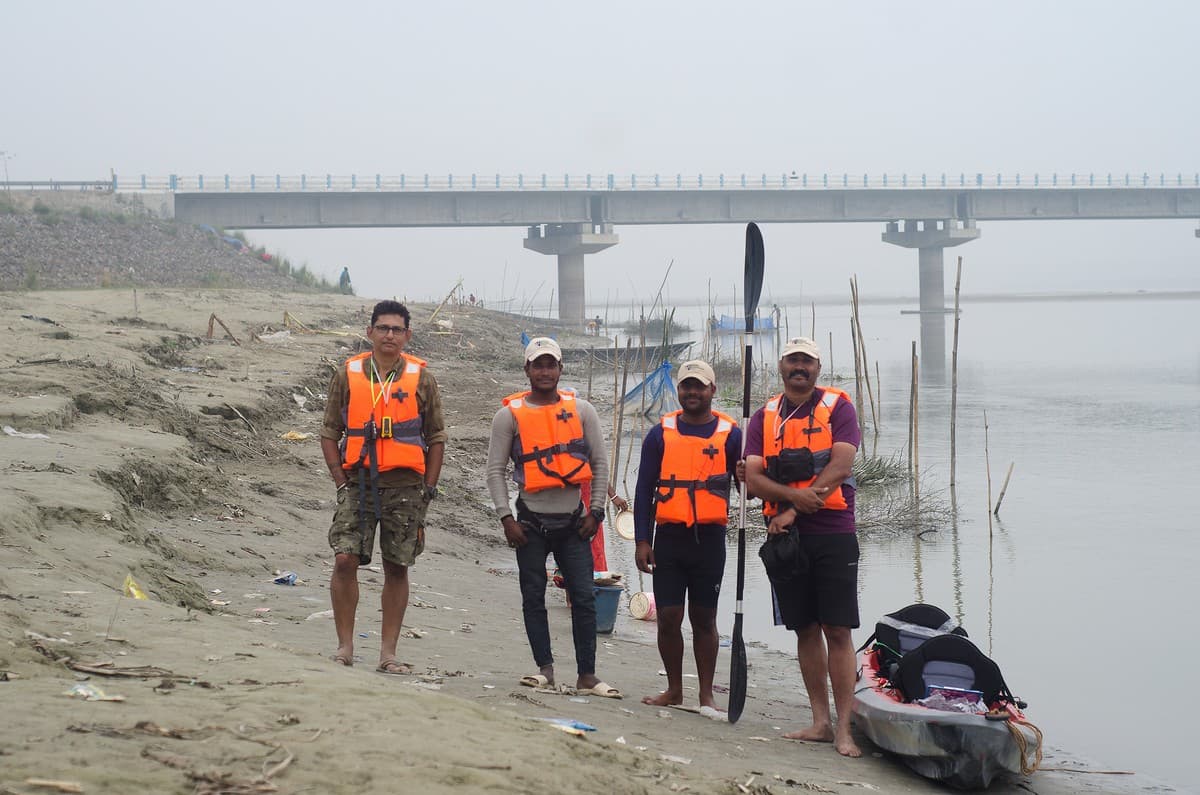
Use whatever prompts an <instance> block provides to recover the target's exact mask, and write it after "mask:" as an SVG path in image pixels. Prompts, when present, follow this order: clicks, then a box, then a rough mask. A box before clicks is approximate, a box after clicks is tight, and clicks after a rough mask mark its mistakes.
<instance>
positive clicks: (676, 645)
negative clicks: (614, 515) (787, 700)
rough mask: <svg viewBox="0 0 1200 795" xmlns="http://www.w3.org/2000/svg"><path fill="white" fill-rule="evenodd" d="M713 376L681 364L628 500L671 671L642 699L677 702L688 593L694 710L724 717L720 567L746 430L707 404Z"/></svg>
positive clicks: (701, 367)
mask: <svg viewBox="0 0 1200 795" xmlns="http://www.w3.org/2000/svg"><path fill="white" fill-rule="evenodd" d="M716 381H717V379H716V375H715V374H714V373H713V369H712V367H710V366H709V365H708V363H706V362H703V361H700V360H693V361H690V362H684V363H683V364H682V365H680V367H679V376H678V384H677V386H678V390H679V403H680V405H681V406H682V407H683V408H682V409H681V410H679V411H675V412H672V413H670V414H667V415H665V416H664V417H663V418H662V421H661V422H660V423H659V424H658V425H655V426H654V427H652V428H651V429H650V430H649V431H648V432H647V433H646V438H645V439H644V440H643V441H642V457H641V464H640V466H639V468H638V480H637V490H636V492H635V493H634V500H633V506H634V522H635V528H636V529H635V539H636V541H637V552H636V556H637V567H638V569H640V570H641V571H644V572H646V573H647V574H653V575H654V605H655V610H656V611H657V613H658V653H659V654H660V655H661V656H662V661H663V667H664V668H665V669H666V671H667V689H666V690H664V691H663V692H661V693H659V694H658V695H656V696H646V697H645V698H643V699H642V703H644V704H650V705H651V706H657V707H663V706H668V705H672V704H682V703H683V631H682V628H683V613H684V607H683V606H684V600H685V596H686V600H687V605H688V607H687V612H688V618H689V619H690V621H691V626H692V646H693V647H694V648H693V651H694V652H695V655H696V672H697V675H698V676H699V692H698V693H697V697H698V699H699V701H700V714H702V715H705V716H706V717H710V718H715V719H719V720H726V719H727V715H726V713H725V712H724V711H722V710H718V709H717V706H716V704H715V702H714V701H713V677H714V676H715V674H716V669H717V651H718V649H719V647H720V636H719V635H718V633H717V598H718V597H719V596H720V594H721V579H722V577H723V575H724V572H725V528H726V526H727V525H728V523H729V490H730V475H732V474H733V472H734V470H735V467H736V465H737V461H738V458H739V457H740V455H741V449H742V436H741V430H740V429H739V428H738V427H737V423H736V422H735V421H734V420H733V418H732V417H728V416H726V415H724V414H722V413H720V412H717V411H713V408H712V402H713V396H714V395H716V392H717V387H716ZM656 524H657V528H656V527H655V525H656Z"/></svg>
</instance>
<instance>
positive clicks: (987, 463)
mask: <svg viewBox="0 0 1200 795" xmlns="http://www.w3.org/2000/svg"><path fill="white" fill-rule="evenodd" d="M983 466H984V472H985V473H986V474H987V499H988V502H987V504H988V507H989V508H991V507H992V462H991V458H990V457H989V455H988V420H987V409H984V410H983ZM991 548H992V512H991V511H988V550H989V551H990V550H991Z"/></svg>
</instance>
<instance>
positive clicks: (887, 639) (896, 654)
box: [859, 602, 967, 679]
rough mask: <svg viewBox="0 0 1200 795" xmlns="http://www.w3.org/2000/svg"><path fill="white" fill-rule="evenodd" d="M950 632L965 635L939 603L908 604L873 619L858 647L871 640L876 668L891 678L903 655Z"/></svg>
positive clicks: (869, 642) (865, 645) (863, 646)
mask: <svg viewBox="0 0 1200 795" xmlns="http://www.w3.org/2000/svg"><path fill="white" fill-rule="evenodd" d="M947 633H952V634H955V635H961V636H963V637H964V638H965V637H966V636H967V631H966V630H965V629H963V628H962V627H960V626H959V625H958V622H956V621H955V620H954V619H952V618H950V616H949V615H948V614H947V613H946V611H945V610H942V609H941V608H940V607H934V606H933V605H927V604H921V603H919V602H918V603H917V604H911V605H909V606H908V607H902V608H900V609H899V610H897V611H896V612H894V613H888V614H887V615H885V616H884V617H883V618H881V619H880V620H879V621H877V622H875V633H874V634H873V635H871V637H869V638H867V642H866V643H864V644H863V645H862V646H860V647H859V651H862V650H863V649H865V648H867V647H868V646H870V645H871V644H872V643H874V644H875V651H876V652H877V654H878V657H879V670H880V671H882V672H883V674H884V675H885V676H887V678H888V679H892V678H893V677H892V675H891V674H892V673H894V671H895V668H896V665H897V664H898V663H899V662H900V659H901V658H902V657H904V655H906V654H908V653H909V652H910V651H912V650H913V649H915V648H917V647H918V646H920V645H921V644H922V643H924V642H925V641H927V640H929V639H930V638H934V637H937V636H938V635H945V634H947Z"/></svg>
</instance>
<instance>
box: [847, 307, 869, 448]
mask: <svg viewBox="0 0 1200 795" xmlns="http://www.w3.org/2000/svg"><path fill="white" fill-rule="evenodd" d="M857 338H858V327H857V326H856V325H855V323H854V315H853V314H851V315H850V340H851V341H852V342H853V343H854V409H855V411H856V412H858V435H859V436H860V437H861V436H862V432H863V418H864V417H865V416H866V415H865V414H863V404H862V393H863V384H862V366H861V362H860V361H859V358H858V343H857V342H856V340H857ZM858 452H859V453H861V454H862V456H863V457H864V458H865V457H866V455H867V451H866V450H864V449H863V448H862V445H859V448H858Z"/></svg>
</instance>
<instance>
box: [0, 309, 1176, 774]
mask: <svg viewBox="0 0 1200 795" xmlns="http://www.w3.org/2000/svg"><path fill="white" fill-rule="evenodd" d="M125 299H126V296H125V295H124V294H121V295H119V296H118V294H116V293H113V292H111V291H77V292H62V291H54V292H46V293H23V294H13V293H0V308H2V309H3V316H4V320H5V324H6V326H7V327H8V329H9V333H10V345H9V346H8V350H7V351H6V352H4V353H3V354H0V417H2V418H3V424H5V425H10V426H12V427H13V428H14V429H15V430H17V431H19V432H24V433H44V434H46V435H47V436H48V437H49V438H46V439H39V438H21V437H10V436H4V437H0V445H3V446H0V464H2V465H3V466H4V468H5V472H6V477H5V482H4V484H3V485H2V486H0V509H2V510H3V512H4V515H5V516H6V517H8V521H6V523H5V526H4V528H3V530H0V626H2V627H3V629H4V636H5V638H6V640H8V641H9V643H8V644H7V645H6V646H5V647H4V648H5V651H4V652H3V653H0V671H4V672H8V673H9V674H10V677H9V679H8V681H0V696H2V697H3V699H4V703H5V704H6V705H8V707H9V709H10V710H12V712H10V713H9V714H19V715H22V716H24V717H23V719H22V720H21V721H9V722H6V725H5V727H4V728H3V729H0V739H2V742H0V757H2V761H3V765H2V766H0V768H2V770H3V772H0V788H7V789H8V790H9V791H13V792H22V793H24V792H30V791H32V790H33V789H34V788H33V787H31V785H29V784H27V783H25V782H26V780H27V779H30V778H42V779H58V780H69V781H76V782H79V783H80V784H81V785H82V786H83V790H84V791H85V792H103V791H158V792H192V791H196V790H197V789H198V788H199V787H201V786H202V785H203V786H208V785H209V784H212V785H213V786H215V784H213V782H222V781H223V782H224V784H225V785H227V786H231V785H234V784H236V785H237V786H243V787H244V788H245V789H244V790H242V791H247V792H248V791H250V789H249V788H250V787H251V786H254V785H256V782H257V785H271V786H275V787H278V788H279V790H280V791H299V790H302V789H310V790H314V791H331V792H342V791H346V792H351V791H352V792H356V793H357V792H363V791H367V792H394V791H396V790H397V789H406V788H408V787H412V788H416V787H420V790H421V791H423V792H473V791H500V792H547V793H549V792H559V791H561V790H562V788H563V785H562V776H563V773H564V772H566V771H567V770H570V771H571V775H572V778H573V780H574V782H575V783H577V784H578V786H577V789H578V790H579V791H581V792H596V793H601V792H603V793H610V794H611V793H612V792H666V791H672V788H674V791H680V788H682V787H686V788H687V791H689V792H711V793H728V792H734V791H751V792H758V793H767V792H776V793H781V792H786V791H791V790H794V788H795V787H793V786H789V785H788V784H787V783H786V782H787V781H788V780H789V779H790V780H791V781H794V782H797V786H800V787H805V788H807V789H810V790H816V791H822V790H820V789H817V788H818V787H820V788H824V789H825V790H828V791H834V792H854V791H858V790H863V789H867V788H868V786H869V787H870V788H872V789H875V790H878V791H883V792H938V791H943V788H942V787H940V786H939V785H936V784H933V783H931V782H928V781H926V780H924V779H921V778H920V777H918V776H916V775H915V774H912V773H910V772H909V771H908V770H907V769H906V768H904V767H903V766H902V765H900V764H899V763H897V762H894V761H892V760H889V759H885V758H879V757H878V756H877V755H875V754H873V753H872V750H873V749H872V747H871V746H870V744H869V743H868V742H867V741H866V740H865V738H862V737H861V735H860V734H856V736H857V737H858V738H859V741H860V744H862V745H863V748H864V751H865V752H866V756H865V757H864V758H863V759H861V760H848V759H843V758H841V757H839V756H838V755H837V754H836V753H835V752H834V751H833V749H832V748H831V747H830V746H829V745H827V744H805V743H797V742H793V741H786V740H783V739H781V738H780V737H779V736H778V735H779V734H780V733H781V732H782V731H788V730H791V729H794V728H797V727H799V726H802V725H804V724H805V722H806V721H807V719H808V710H807V706H806V704H805V703H804V696H803V687H802V685H801V684H800V681H799V673H798V671H797V670H796V665H795V660H794V657H791V656H789V655H788V654H786V653H783V652H776V651H773V650H770V649H768V648H766V647H765V646H761V645H757V644H751V645H750V647H749V648H748V652H749V655H750V664H751V675H750V682H749V693H748V698H747V705H746V710H745V713H744V716H743V718H742V720H741V721H740V722H739V723H738V724H737V725H735V726H730V725H729V724H721V723H716V722H713V721H710V720H707V719H705V718H702V717H699V716H696V715H692V714H689V713H686V712H681V711H677V710H664V709H659V708H654V707H649V706H645V705H642V704H641V703H640V699H641V697H642V696H643V695H649V694H653V693H655V692H657V691H658V690H660V689H661V687H662V683H663V682H664V681H665V680H663V679H662V678H661V677H659V676H658V675H657V672H658V670H659V669H660V668H661V661H660V660H659V658H658V652H657V648H656V646H655V641H654V625H653V624H650V623H645V622H640V621H635V620H633V619H631V618H630V617H629V616H628V615H627V611H626V610H625V605H624V603H625V601H626V600H625V599H622V606H621V609H620V611H619V617H618V622H617V627H616V630H615V632H614V634H613V635H611V636H605V635H601V636H598V638H597V641H598V643H597V663H598V665H597V668H598V670H597V674H598V675H599V676H600V678H601V679H603V680H604V681H607V682H608V683H610V684H612V685H614V686H616V687H617V688H619V689H620V690H621V691H622V692H623V693H624V694H625V698H624V699H623V700H615V699H602V698H596V697H589V698H587V699H586V700H585V701H573V700H571V697H568V696H562V695H558V694H551V693H540V692H535V691H533V690H532V689H530V688H526V687H521V686H520V685H518V680H519V679H520V677H521V676H523V675H525V674H528V673H531V672H532V668H533V662H532V659H531V658H530V654H529V650H528V647H527V644H526V642H525V638H524V632H523V629H522V626H521V617H520V596H519V589H518V587H517V582H516V577H515V562H514V561H513V560H512V557H511V554H510V553H509V552H508V551H507V550H506V549H505V548H504V547H503V546H502V544H501V537H500V532H499V529H498V526H497V522H496V521H495V519H494V518H493V516H492V511H491V509H490V506H489V503H488V499H487V489H486V486H485V484H484V477H483V461H484V456H485V455H486V446H487V443H488V437H489V431H490V421H491V416H492V414H493V413H494V410H495V407H496V406H497V405H498V402H499V398H500V397H501V396H503V395H505V394H508V393H509V392H512V391H515V390H516V389H517V388H520V387H521V385H522V374H521V371H520V358H521V357H520V348H519V346H518V345H517V343H516V342H515V340H516V338H517V336H518V335H519V331H520V328H521V327H520V325H519V324H518V321H517V320H515V319H513V318H511V317H509V316H506V315H503V314H500V313H496V312H492V311H490V310H481V309H476V308H472V307H455V308H453V309H449V308H448V309H444V310H443V311H442V314H440V315H439V319H440V318H446V319H449V320H451V321H452V323H451V328H450V329H444V328H440V329H438V331H437V333H435V332H434V329H433V328H432V327H431V326H430V325H429V323H428V319H429V317H430V314H431V313H432V311H433V309H434V306H430V305H414V306H413V307H412V309H413V314H414V318H413V321H414V322H413V325H414V327H415V329H416V333H415V334H414V340H413V343H412V344H411V345H410V346H409V348H410V350H411V351H412V352H413V353H415V354H417V355H419V356H421V357H423V358H426V359H428V360H429V367H430V371H431V372H432V373H433V374H434V375H435V376H436V377H437V378H438V380H439V382H440V383H441V385H442V395H443V400H444V402H445V408H446V421H447V426H448V431H449V433H450V442H449V444H448V445H447V450H446V462H445V467H444V470H443V476H442V482H441V484H440V485H441V492H442V493H441V496H440V497H439V498H438V499H437V500H436V501H435V502H434V503H433V506H432V507H431V511H430V515H429V519H428V530H427V533H428V535H427V547H426V552H425V554H424V555H422V556H421V557H420V558H419V559H418V561H417V564H416V566H414V567H413V569H412V573H411V580H412V596H413V598H412V599H411V602H410V607H409V610H408V613H407V614H406V617H405V635H404V636H402V639H401V642H400V647H399V653H400V659H402V660H403V661H405V662H409V663H412V664H413V665H414V668H415V670H416V671H417V672H420V674H419V675H416V676H411V677H402V676H382V675H379V674H376V673H375V672H374V670H373V669H374V665H373V661H374V654H373V653H374V652H377V650H378V634H377V633H378V628H379V627H378V624H379V617H378V601H377V600H378V592H379V588H380V586H381V584H382V575H381V574H380V573H379V572H378V571H377V569H378V563H379V561H378V559H376V560H374V561H373V562H372V564H371V566H369V567H366V568H364V569H362V570H361V571H360V583H361V587H362V592H363V596H362V599H361V601H360V604H359V610H358V623H357V626H356V632H358V633H360V635H365V637H360V638H359V643H360V645H359V647H358V648H357V649H356V654H357V656H359V657H361V660H360V661H358V662H356V665H355V666H354V667H353V668H351V669H345V668H342V667H340V666H337V665H335V664H334V663H333V662H332V661H330V660H329V659H328V657H329V655H330V654H331V653H332V651H333V646H334V636H333V626H332V619H331V618H329V617H327V616H325V615H323V614H324V613H325V612H327V611H328V609H329V601H328V593H327V588H328V577H329V564H330V561H331V553H330V551H329V549H328V546H327V544H326V541H325V534H326V531H327V529H328V525H329V520H330V517H331V516H332V505H333V502H332V498H333V495H332V493H331V491H332V489H331V487H330V485H329V483H328V477H327V475H326V473H325V470H324V466H323V463H322V461H321V456H320V451H319V447H318V444H317V441H316V436H315V431H316V429H317V427H319V424H320V409H321V408H322V404H323V401H322V400H321V397H320V396H321V394H322V393H323V391H324V388H325V384H326V383H327V381H328V373H329V372H330V370H329V368H330V367H331V366H335V365H336V364H337V363H338V362H340V361H341V359H343V358H345V356H346V355H348V352H349V347H348V346H349V345H350V344H353V342H354V341H355V335H356V334H358V333H361V331H362V328H363V327H364V326H365V325H366V319H365V318H364V317H363V315H362V309H363V308H364V307H366V308H367V311H368V312H369V307H370V306H371V305H372V304H373V301H368V300H366V299H362V298H359V297H354V296H329V295H297V294H284V293H271V292H234V291H222V290H182V289H176V290H162V289H155V288H150V289H147V290H145V291H143V293H142V295H141V301H140V310H139V313H138V315H137V316H136V317H130V312H131V309H132V307H131V306H127V304H129V303H130V302H129V301H127V300H125ZM285 309H286V310H288V311H290V313H291V314H292V315H294V316H295V317H296V318H297V319H299V320H301V321H302V322H303V323H304V324H305V325H307V326H308V327H309V328H310V329H315V330H318V332H319V333H312V334H302V333H299V332H297V331H295V330H292V331H288V330H287V329H285V328H284V326H283V313H284V310H285ZM448 310H449V311H448ZM22 314H31V315H33V316H35V317H45V318H49V319H52V320H53V321H55V322H56V323H58V324H60V325H58V326H51V325H49V324H47V323H44V322H41V321H38V320H28V319H23V318H21V317H20V315H22ZM211 314H216V315H217V316H218V317H219V318H220V319H221V320H222V321H224V322H225V323H226V324H228V326H229V328H230V330H232V331H233V332H234V334H235V335H236V336H237V337H238V339H239V341H240V342H241V344H240V345H235V344H234V343H233V342H232V341H230V340H229V339H228V338H219V337H218V338H215V339H212V340H208V339H206V338H205V337H204V336H203V335H204V333H205V329H206V326H207V322H208V318H209V316H210V315H211ZM61 332H65V333H66V335H67V336H65V337H63V336H61ZM284 332H287V333H286V334H285V333H284ZM219 333H220V332H219V329H218V334H219ZM54 356H57V357H58V362H51V363H43V364H29V365H26V364H25V362H29V361H31V360H36V359H47V358H51V357H54ZM603 380H604V379H598V381H597V387H598V389H597V391H598V394H596V395H594V396H593V397H594V399H593V402H594V403H596V405H597V409H598V410H599V411H600V412H601V414H602V415H604V416H603V417H602V421H604V422H606V423H607V422H608V420H607V419H606V418H607V417H610V416H611V405H612V396H611V394H606V393H605V392H603V391H601V390H603V389H604V388H605V386H606V385H605V384H604V383H603ZM290 432H295V433H296V434H305V433H307V434H312V436H311V437H310V438H308V439H307V440H305V441H298V442H291V441H285V440H284V439H282V438H281V437H282V436H283V435H284V434H288V433H290ZM105 517H108V518H105ZM751 565H753V560H752V559H751ZM372 567H374V568H372ZM281 570H289V571H295V572H296V573H297V574H298V576H299V579H300V582H299V583H298V584H297V585H296V586H282V585H276V584H275V583H274V582H273V579H274V576H275V572H276V571H281ZM126 574H131V575H132V576H133V578H134V580H136V581H137V583H138V584H139V585H140V586H141V587H142V589H143V590H145V591H147V592H149V594H150V596H151V598H150V599H149V600H146V601H140V600H136V599H132V598H127V597H122V596H120V593H121V586H122V581H123V579H124V577H125V575H126ZM624 574H625V575H626V581H627V585H628V582H629V581H631V580H635V579H636V573H635V572H624ZM216 603H224V604H216ZM548 603H549V610H550V623H551V631H552V635H553V641H554V648H555V651H556V653H557V655H558V669H559V671H560V678H561V679H562V680H564V681H569V676H568V675H567V673H568V672H569V671H570V670H571V669H572V668H573V664H572V659H571V641H570V621H569V615H568V613H567V610H566V607H565V604H564V602H563V599H562V595H561V592H558V591H556V590H555V589H550V596H549V597H548ZM721 624H722V626H723V628H727V626H728V624H729V617H728V616H722V619H721ZM110 627H111V629H110ZM685 632H686V630H685ZM30 633H33V634H30ZM64 658H69V659H70V661H71V662H70V663H68V662H65V661H64ZM80 664H84V665H86V666H88V667H90V668H93V669H98V670H104V671H106V672H107V673H112V672H114V671H116V670H118V669H120V670H121V671H122V672H123V673H126V674H128V673H130V672H131V671H135V670H137V669H138V668H139V666H145V668H142V669H141V673H140V674H138V675H127V676H119V677H118V676H105V675H104V673H96V672H94V671H92V672H85V671H81V670H80V669H79V668H77V667H76V668H72V667H71V665H76V666H77V665H80ZM684 671H685V675H686V674H687V673H689V672H691V671H694V663H693V662H692V661H691V659H690V656H685V664H684ZM728 676H729V654H728V652H727V651H725V650H724V649H723V650H722V654H721V656H720V658H719V660H718V668H717V682H718V683H721V684H727V683H728ZM81 677H87V678H86V680H84V679H81ZM692 681H694V679H691V678H685V686H686V685H687V684H688V683H689V682H692ZM80 684H84V685H91V686H94V687H97V688H100V689H102V690H103V691H105V692H106V693H108V694H110V695H114V694H115V695H121V696H124V697H125V700H124V701H123V702H117V703H109V702H94V701H82V700H78V699H75V698H71V697H68V696H65V695H63V693H64V692H65V691H68V690H70V689H71V688H72V687H74V686H76V685H80ZM547 717H565V718H570V719H574V720H579V721H583V722H585V723H588V724H590V725H592V726H595V727H596V729H597V730H596V731H595V732H589V733H587V736H586V737H585V738H582V739H581V738H576V737H572V736H569V735H567V734H565V733H562V732H559V731H556V730H555V729H554V728H553V727H550V726H548V725H547V724H545V723H544V722H543V721H536V720H530V719H531V718H547ZM397 744H402V746H403V748H404V753H402V754H397ZM351 760H353V761H351ZM683 760H687V761H686V762H685V761H683ZM285 762H286V764H285ZM1044 765H1045V766H1046V767H1056V768H1070V769H1076V770H1086V771H1092V772H1053V771H1043V772H1039V773H1036V774H1034V776H1033V777H1032V778H1031V779H1027V780H1024V781H1017V782H1014V783H1011V784H1004V785H1001V786H996V787H993V788H992V789H991V790H990V791H991V792H1013V793H1015V792H1021V791H1025V789H1026V788H1028V787H1032V788H1034V789H1036V791H1038V792H1039V793H1043V794H1048V795H1055V794H1056V793H1069V792H1078V791H1081V790H1085V789H1086V790H1088V791H1093V792H1113V793H1118V792H1132V791H1135V790H1140V789H1144V788H1145V787H1147V786H1160V787H1165V788H1166V789H1169V787H1166V785H1162V784H1161V783H1159V782H1153V781H1152V780H1151V779H1149V777H1146V776H1142V775H1136V776H1108V775H1100V774H1099V773H1100V771H1099V770H1097V769H1096V766H1095V765H1094V764H1092V763H1089V762H1087V761H1085V760H1081V759H1078V758H1077V757H1075V756H1073V755H1071V754H1069V753H1067V752H1064V751H1061V750H1058V749H1054V748H1053V747H1050V748H1048V749H1047V754H1046V761H1045V762H1044ZM269 771H274V772H272V773H271V775H269V776H268V775H266V772H269ZM206 782H207V783H206ZM742 788H744V789H742ZM200 791H204V790H202V789H201V790H200ZM235 791H236V790H235Z"/></svg>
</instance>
